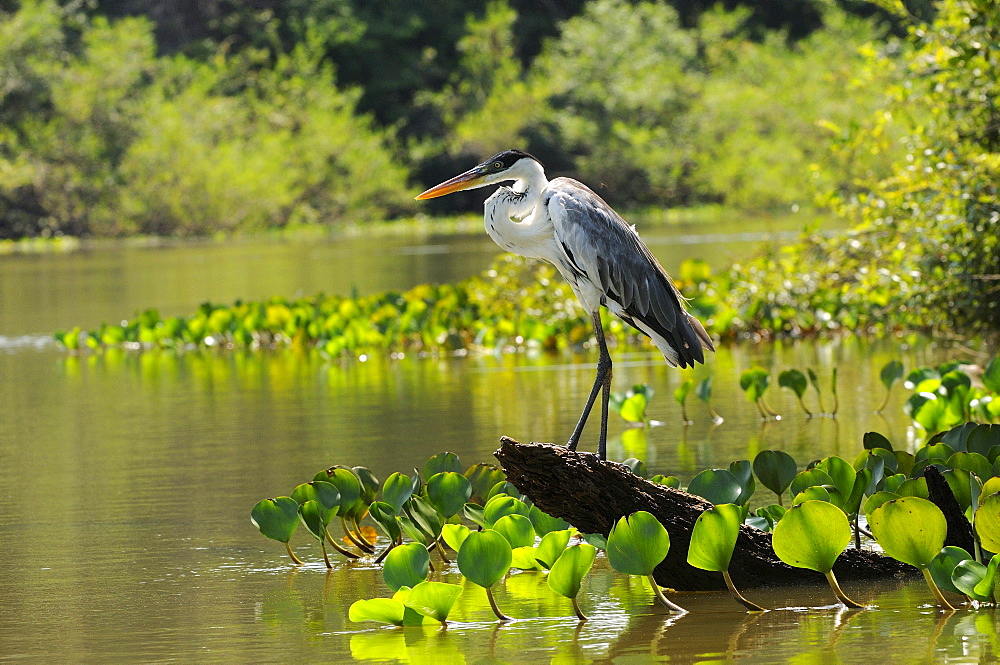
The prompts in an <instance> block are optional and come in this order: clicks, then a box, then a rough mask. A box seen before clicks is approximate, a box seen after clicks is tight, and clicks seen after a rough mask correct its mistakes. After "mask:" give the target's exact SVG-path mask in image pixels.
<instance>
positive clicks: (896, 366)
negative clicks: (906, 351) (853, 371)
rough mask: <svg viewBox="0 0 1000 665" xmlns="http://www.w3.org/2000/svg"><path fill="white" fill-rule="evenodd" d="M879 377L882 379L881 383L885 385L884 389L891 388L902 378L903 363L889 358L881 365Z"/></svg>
mask: <svg viewBox="0 0 1000 665" xmlns="http://www.w3.org/2000/svg"><path fill="white" fill-rule="evenodd" d="M879 378H881V379H882V385H884V386H885V389H886V390H892V387H893V386H894V385H896V383H898V382H899V381H900V380H902V378H903V363H901V362H900V361H898V360H890V361H889V362H887V363H886V364H885V365H884V366H883V367H882V371H881V372H879Z"/></svg>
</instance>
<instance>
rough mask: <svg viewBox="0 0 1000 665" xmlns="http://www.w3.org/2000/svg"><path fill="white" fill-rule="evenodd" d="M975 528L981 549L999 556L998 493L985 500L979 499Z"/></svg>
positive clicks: (999, 523) (999, 493)
mask: <svg viewBox="0 0 1000 665" xmlns="http://www.w3.org/2000/svg"><path fill="white" fill-rule="evenodd" d="M975 527H976V535H977V536H979V542H980V544H981V545H982V546H983V549H985V550H986V551H988V552H993V553H994V554H1000V492H994V493H993V494H990V495H989V496H987V497H986V498H985V499H982V498H981V499H980V505H979V510H977V511H976V521H975Z"/></svg>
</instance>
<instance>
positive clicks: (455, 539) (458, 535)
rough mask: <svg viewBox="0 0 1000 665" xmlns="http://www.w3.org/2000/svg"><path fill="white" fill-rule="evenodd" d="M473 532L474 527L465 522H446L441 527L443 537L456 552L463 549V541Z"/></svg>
mask: <svg viewBox="0 0 1000 665" xmlns="http://www.w3.org/2000/svg"><path fill="white" fill-rule="evenodd" d="M470 533H472V529H470V528H469V527H467V526H465V525H464V524H445V525H444V526H443V527H442V528H441V538H443V539H444V542H446V543H447V544H448V547H450V548H451V549H453V550H455V551H456V552H459V551H461V549H462V543H463V542H465V539H466V538H468V536H469V534H470Z"/></svg>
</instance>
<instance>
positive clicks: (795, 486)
mask: <svg viewBox="0 0 1000 665" xmlns="http://www.w3.org/2000/svg"><path fill="white" fill-rule="evenodd" d="M852 469H853V467H852ZM817 485H834V482H833V478H831V477H830V474H828V473H827V472H826V471H823V470H822V469H821V468H819V467H813V468H811V469H806V470H805V471H803V472H801V473H799V474H797V475H796V476H795V477H794V478H792V482H791V483H789V489H790V490H791V492H792V494H793V495H795V494H798V493H799V492H801V491H803V490H804V489H806V488H807V487H815V486H817ZM852 487H853V486H852Z"/></svg>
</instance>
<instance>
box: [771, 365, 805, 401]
mask: <svg viewBox="0 0 1000 665" xmlns="http://www.w3.org/2000/svg"><path fill="white" fill-rule="evenodd" d="M778 385H779V386H781V387H782V388H787V389H788V390H791V391H792V392H793V393H795V396H796V397H798V398H799V399H802V396H803V395H805V394H806V388H808V387H809V383H808V381H807V380H806V375H805V374H803V373H802V372H800V371H799V370H797V369H786V370H785V371H784V372H782V373H781V374H779V375H778Z"/></svg>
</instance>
